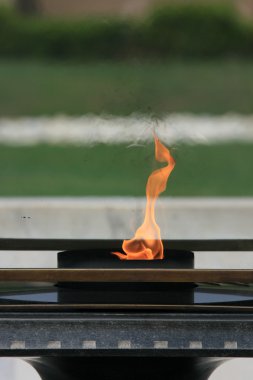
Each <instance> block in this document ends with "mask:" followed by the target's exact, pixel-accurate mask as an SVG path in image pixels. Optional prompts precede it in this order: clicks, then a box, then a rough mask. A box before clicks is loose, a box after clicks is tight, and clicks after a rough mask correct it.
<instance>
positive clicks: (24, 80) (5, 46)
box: [0, 0, 253, 196]
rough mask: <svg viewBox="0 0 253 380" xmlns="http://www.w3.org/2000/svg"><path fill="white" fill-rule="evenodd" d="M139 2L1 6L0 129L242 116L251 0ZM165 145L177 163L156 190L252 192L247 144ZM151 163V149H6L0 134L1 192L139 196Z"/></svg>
mask: <svg viewBox="0 0 253 380" xmlns="http://www.w3.org/2000/svg"><path fill="white" fill-rule="evenodd" d="M1 3H2V4H1ZM91 3H93V5H92V6H91ZM144 3H145V2H144ZM144 3H143V4H144ZM146 3H147V4H146V6H145V7H144V8H143V9H139V8H138V9H136V7H135V6H134V4H135V2H131V1H129V4H130V5H131V4H132V6H130V5H129V7H128V10H127V11H123V10H124V9H125V8H124V7H123V5H122V4H123V2H122V1H119V3H118V5H117V6H113V4H111V3H110V1H109V0H105V1H104V2H103V4H101V2H96V1H94V2H90V1H88V0H87V1H78V0H74V1H73V2H66V1H62V2H59V1H58V0H52V1H51V2H49V1H46V0H44V1H43V0H40V1H39V0H37V1H36V0H33V1H31V0H29V1H7V0H5V1H4V0H0V5H1V7H0V122H1V120H4V119H6V118H8V119H9V118H15V119H18V118H20V117H37V116H43V115H47V116H52V117H53V116H55V115H58V114H62V115H74V116H75V115H83V114H94V115H122V116H128V115H132V114H135V113H136V114H143V115H148V116H151V117H154V118H155V120H156V121H157V122H158V123H159V119H160V118H162V117H164V116H165V115H168V114H170V113H192V114H199V115H203V114H207V115H210V116H212V115H224V114H227V113H231V112H232V113H238V114H241V115H245V114H247V115H251V114H253V6H251V4H250V2H247V1H240V2H236V1H232V0H231V1H227V2H224V3H222V2H216V3H214V2H208V1H199V2H195V1H169V0H168V1H161V2H159V1H153V2H152V1H147V2H146ZM70 4H72V5H70ZM120 5H121V6H122V7H121V8H120ZM122 9H123V10H122ZM171 148H172V152H173V153H174V155H175V158H176V161H177V166H176V169H175V171H174V172H173V174H172V177H171V180H170V184H169V186H168V191H167V192H166V194H167V195H175V196H176V195H178V196H188V195H191V196H195V195H196V196H197V195H206V196H212V195H215V196H216V195H217V196H218V195H222V196H226V195H234V196H237V195H238V196H243V195H245V196H250V195H253V180H252V175H251V172H252V169H251V163H252V161H253V160H252V159H253V149H252V148H253V144H252V143H251V142H248V143H244V144H243V143H241V142H240V143H239V142H238V143H236V142H233V143H231V142H225V143H222V144H210V145H208V141H207V144H205V145H187V144H182V145H178V146H175V147H173V146H172V147H171ZM154 167H157V166H156V164H155V162H154V152H153V146H152V145H146V146H145V147H135V146H133V147H132V148H129V147H128V146H127V145H113V144H107V145H105V144H104V145H103V144H99V145H95V146H89V147H87V146H79V147H77V146H72V145H71V144H65V145H64V146H59V145H55V146H53V145H36V146H32V147H31V146H22V147H15V146H8V145H4V144H1V139H0V183H1V186H0V195H4V196H19V195H22V196H23V195H25V196H29V195H79V196H80V195H138V196H139V195H144V194H145V183H146V179H147V176H148V175H149V173H150V172H151V170H152V169H154Z"/></svg>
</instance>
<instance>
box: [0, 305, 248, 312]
mask: <svg viewBox="0 0 253 380" xmlns="http://www.w3.org/2000/svg"><path fill="white" fill-rule="evenodd" d="M63 310H64V311H72V312H73V311H75V310H76V311H77V310H89V311H91V310H93V311H95V310H99V311H105V310H106V311H108V310H114V311H115V310H120V311H123V310H124V311H127V310H134V311H144V310H148V311H174V312H175V311H176V312H223V313H224V312H225V313H226V312H230V313H231V312H237V313H246V312H248V313H252V312H253V306H238V305H183V304H182V305H165V304H132V305H130V304H60V303H57V304H49V303H47V304H43V303H34V304H30V303H28V304H25V303H23V304H5V305H3V304H0V312H1V311H8V312H17V311H22V312H26V311H27V312H29V311H37V312H38V311H39V312H48V311H63Z"/></svg>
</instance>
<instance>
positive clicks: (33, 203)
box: [0, 197, 253, 268]
mask: <svg viewBox="0 0 253 380" xmlns="http://www.w3.org/2000/svg"><path fill="white" fill-rule="evenodd" d="M144 209H145V199H144V198H127V197H124V198H120V197H112V198H93V197H87V198H0V236H1V237H19V238H83V239H90V238H95V239H126V238H131V237H132V236H133V234H134V231H135V230H136V228H137V227H138V226H139V225H140V224H141V223H142V221H143V216H144ZM156 214H157V221H158V223H159V225H160V228H161V234H162V238H164V239H223V238H227V239H233V238H252V237H253V232H252V231H253V198H161V200H159V201H158V202H157V209H156ZM196 265H197V266H198V267H229V268H232V267H240V268H243V267H245V268H249V267H253V255H251V253H243V254H236V253H224V254H222V255H220V254H219V253H211V254H210V253H208V252H207V253H200V254H199V255H197V256H196ZM0 266H11V267H14V266H23V267H26V266H31V267H36V266H41V267H47V266H56V255H55V253H54V252H39V253H38V252H37V253H34V252H30V253H25V254H24V253H21V252H19V253H17V252H2V253H0Z"/></svg>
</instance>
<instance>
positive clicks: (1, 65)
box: [0, 60, 253, 117]
mask: <svg viewBox="0 0 253 380" xmlns="http://www.w3.org/2000/svg"><path fill="white" fill-rule="evenodd" d="M229 111H233V112H239V113H244V114H247V113H253V62H251V61H248V62H247V61H205V62H188V63H187V62H183V61H182V62H167V63H166V62H164V63H157V62H156V63H155V62H152V63H151V62H150V63H148V62H146V63H145V62H142V63H140V62H135V63H134V62H124V63H117V62H114V63H113V62H111V63H109V62H108V63H85V64H77V63H76V64H74V63H65V64H63V63H59V62H58V63H56V62H51V63H45V62H44V63H41V62H31V61H20V62H15V61H4V60H2V61H0V117H1V116H20V115H44V114H46V115H52V114H58V113H64V114H73V115H75V114H76V115H78V114H84V113H95V114H103V113H105V114H115V115H127V114H130V113H133V112H140V113H149V114H153V115H155V116H159V115H162V114H165V113H168V112H194V113H211V114H222V113H225V112H229Z"/></svg>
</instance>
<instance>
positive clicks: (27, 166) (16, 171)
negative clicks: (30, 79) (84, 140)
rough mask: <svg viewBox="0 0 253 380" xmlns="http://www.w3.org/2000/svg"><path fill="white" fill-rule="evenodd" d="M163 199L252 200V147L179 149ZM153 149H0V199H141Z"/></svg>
mask: <svg viewBox="0 0 253 380" xmlns="http://www.w3.org/2000/svg"><path fill="white" fill-rule="evenodd" d="M172 152H173V155H174V157H175V159H176V167H175V170H174V171H173V173H172V175H171V178H170V179H169V183H168V186H167V190H166V192H165V193H164V194H165V195H173V196H195V195H196V196H197V195H200V196H219V195H221V196H244V195H245V196H252V195H253V175H252V162H253V144H222V145H211V146H206V145H195V146H189V145H181V146H178V147H176V148H174V149H172ZM156 167H157V163H156V162H155V160H154V147H153V145H148V146H145V147H127V146H126V145H115V146H109V145H96V146H94V147H90V148H87V147H73V146H65V147H61V146H48V145H40V146H35V147H7V146H0V195H1V196H26V195H27V196H29V195H34V196H36V195H38V196H39V195H59V196H68V195H79V196H82V195H107V196H108V195H134V196H142V195H145V184H146V180H147V177H148V175H149V174H150V172H151V171H152V170H153V169H154V168H156Z"/></svg>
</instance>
